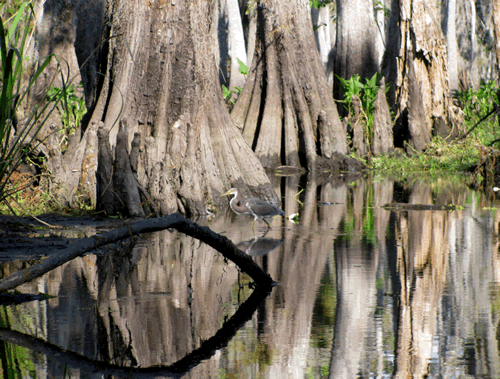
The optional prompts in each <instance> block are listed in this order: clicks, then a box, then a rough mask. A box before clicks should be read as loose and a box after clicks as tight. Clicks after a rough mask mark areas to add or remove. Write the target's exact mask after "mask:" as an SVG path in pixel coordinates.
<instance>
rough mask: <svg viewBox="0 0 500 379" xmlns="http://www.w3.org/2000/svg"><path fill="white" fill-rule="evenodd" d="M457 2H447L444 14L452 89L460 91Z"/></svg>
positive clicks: (451, 0) (453, 0) (450, 0)
mask: <svg viewBox="0 0 500 379" xmlns="http://www.w3.org/2000/svg"><path fill="white" fill-rule="evenodd" d="M456 9H457V2H456V0H448V1H446V12H444V14H443V17H444V20H443V23H444V33H445V36H446V47H447V49H448V51H447V52H448V77H449V84H450V89H458V44H457V33H456V27H455V25H456Z"/></svg>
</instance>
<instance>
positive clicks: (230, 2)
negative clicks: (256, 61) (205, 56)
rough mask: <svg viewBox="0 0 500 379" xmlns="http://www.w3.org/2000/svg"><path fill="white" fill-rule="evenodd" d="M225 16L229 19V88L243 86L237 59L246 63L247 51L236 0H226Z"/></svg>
mask: <svg viewBox="0 0 500 379" xmlns="http://www.w3.org/2000/svg"><path fill="white" fill-rule="evenodd" d="M226 2H227V16H228V19H229V57H230V58H231V72H230V78H231V80H230V84H229V86H230V88H234V87H243V86H244V85H245V76H244V75H243V74H242V73H240V71H239V66H240V65H239V62H238V60H239V61H241V62H242V63H244V64H245V65H246V64H247V52H246V47H245V37H244V36H243V25H242V23H241V16H240V8H239V6H238V0H226Z"/></svg>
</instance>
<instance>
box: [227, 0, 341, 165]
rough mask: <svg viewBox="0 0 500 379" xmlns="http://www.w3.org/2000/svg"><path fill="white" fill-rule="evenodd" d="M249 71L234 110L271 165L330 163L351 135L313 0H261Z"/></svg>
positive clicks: (245, 132)
mask: <svg viewBox="0 0 500 379" xmlns="http://www.w3.org/2000/svg"><path fill="white" fill-rule="evenodd" d="M256 11H257V42H256V49H255V54H254V57H253V63H252V66H251V68H250V73H249V77H248V79H247V82H246V84H245V87H244V89H243V92H242V93H241V94H240V97H239V98H238V102H237V103H236V105H235V108H234V109H233V111H232V113H231V116H232V118H233V120H235V122H236V124H237V125H238V127H240V128H241V129H242V132H243V136H244V137H245V140H246V141H247V142H248V144H249V145H250V146H252V148H253V149H254V151H255V153H256V154H257V156H258V157H259V158H260V160H261V162H262V164H263V166H264V167H265V168H273V167H276V166H279V165H281V164H286V165H291V166H302V167H307V168H308V169H310V170H314V169H315V168H316V167H317V166H318V164H325V165H328V164H329V163H330V162H329V159H330V158H332V157H334V155H335V153H340V155H344V154H345V153H346V151H347V150H346V136H345V132H344V130H343V129H342V125H341V123H340V119H339V117H338V114H337V110H336V106H335V103H334V101H333V98H332V96H331V93H330V91H329V88H328V85H327V81H326V77H325V74H324V70H323V68H322V66H321V62H320V60H319V56H318V51H317V49H316V46H315V43H314V34H313V30H312V26H311V17H310V5H309V1H306V0H296V1H293V2H283V1H281V0H272V1H266V2H259V3H258V5H257V8H256Z"/></svg>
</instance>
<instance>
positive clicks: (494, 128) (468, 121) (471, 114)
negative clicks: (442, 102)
mask: <svg viewBox="0 0 500 379" xmlns="http://www.w3.org/2000/svg"><path fill="white" fill-rule="evenodd" d="M497 91H498V84H497V83H496V81H494V80H490V81H488V82H487V81H485V80H481V82H480V85H479V88H478V89H477V90H475V89H474V88H468V89H466V90H464V91H456V92H455V93H454V97H455V100H456V102H457V105H458V106H459V107H460V108H461V110H462V112H463V113H464V116H465V120H464V121H465V126H466V128H467V129H470V128H472V127H474V125H476V124H477V123H478V122H479V121H480V120H482V119H483V118H484V117H485V116H487V115H488V114H489V113H491V112H492V111H494V110H495V107H496V106H497V105H498V104H499V99H498V96H497ZM472 135H473V136H474V137H476V138H477V139H479V141H480V142H481V143H482V144H484V145H488V144H490V143H491V142H493V141H496V140H498V139H499V138H500V127H499V120H498V114H496V115H495V116H491V117H489V118H488V119H486V120H484V121H483V122H481V124H480V125H478V126H477V128H475V129H474V130H473V132H472Z"/></svg>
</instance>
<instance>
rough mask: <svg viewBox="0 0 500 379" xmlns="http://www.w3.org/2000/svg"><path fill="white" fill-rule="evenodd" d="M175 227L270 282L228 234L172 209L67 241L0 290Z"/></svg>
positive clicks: (0, 285) (262, 281)
mask: <svg viewBox="0 0 500 379" xmlns="http://www.w3.org/2000/svg"><path fill="white" fill-rule="evenodd" d="M170 228H172V229H176V230H178V231H180V232H182V233H184V234H187V235H188V236H191V237H194V238H197V239H199V240H200V241H202V242H204V243H206V244H207V245H209V246H211V247H213V248H214V249H216V250H217V251H219V252H220V253H221V254H222V255H223V256H224V257H226V258H227V259H230V260H231V261H233V262H234V263H235V264H236V265H238V267H240V268H241V270H243V271H244V272H246V273H247V274H248V275H249V276H250V277H251V278H252V279H253V280H254V281H255V283H256V285H258V286H259V285H263V286H272V285H274V282H273V280H272V278H271V277H270V276H269V275H268V274H266V273H265V272H264V271H263V270H262V269H261V268H260V266H259V265H258V264H257V263H255V262H254V261H253V259H252V258H251V257H250V256H248V255H247V254H245V253H244V252H242V251H241V250H240V249H238V248H237V247H236V246H235V245H234V244H233V243H232V242H231V241H230V240H229V239H228V238H227V237H224V236H221V235H219V234H217V233H215V232H213V231H211V230H210V228H208V227H203V226H200V225H198V224H196V223H194V222H192V221H189V220H188V219H186V218H184V217H182V216H181V215H180V214H179V213H174V214H171V215H168V216H166V217H160V218H152V219H147V220H139V221H135V222H132V223H130V224H129V225H127V226H125V227H122V228H119V229H115V230H112V231H109V232H106V233H102V234H97V235H95V236H92V237H88V238H82V239H79V240H77V241H76V242H74V243H72V244H71V245H69V246H68V247H67V248H66V249H64V250H62V251H59V252H58V253H54V254H52V255H51V256H49V257H48V258H46V259H44V260H43V261H42V262H41V263H39V264H36V265H34V266H32V267H30V268H27V269H24V270H21V271H18V272H16V273H15V274H13V275H11V276H9V277H7V278H5V279H3V280H1V281H0V292H2V291H7V290H10V289H13V288H15V287H17V286H19V285H21V284H23V283H26V282H29V281H31V280H33V279H35V278H38V277H39V276H42V275H43V274H45V273H47V272H49V271H50V270H53V269H55V268H56V267H59V266H61V265H62V264H64V263H66V262H69V261H70V260H72V259H74V258H76V257H78V256H80V255H82V254H84V253H87V252H89V251H92V250H95V249H98V248H100V247H102V246H104V245H107V244H109V243H114V242H117V241H120V240H122V239H125V238H128V237H132V236H134V235H137V234H141V233H151V232H157V231H159V230H164V229H170Z"/></svg>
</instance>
